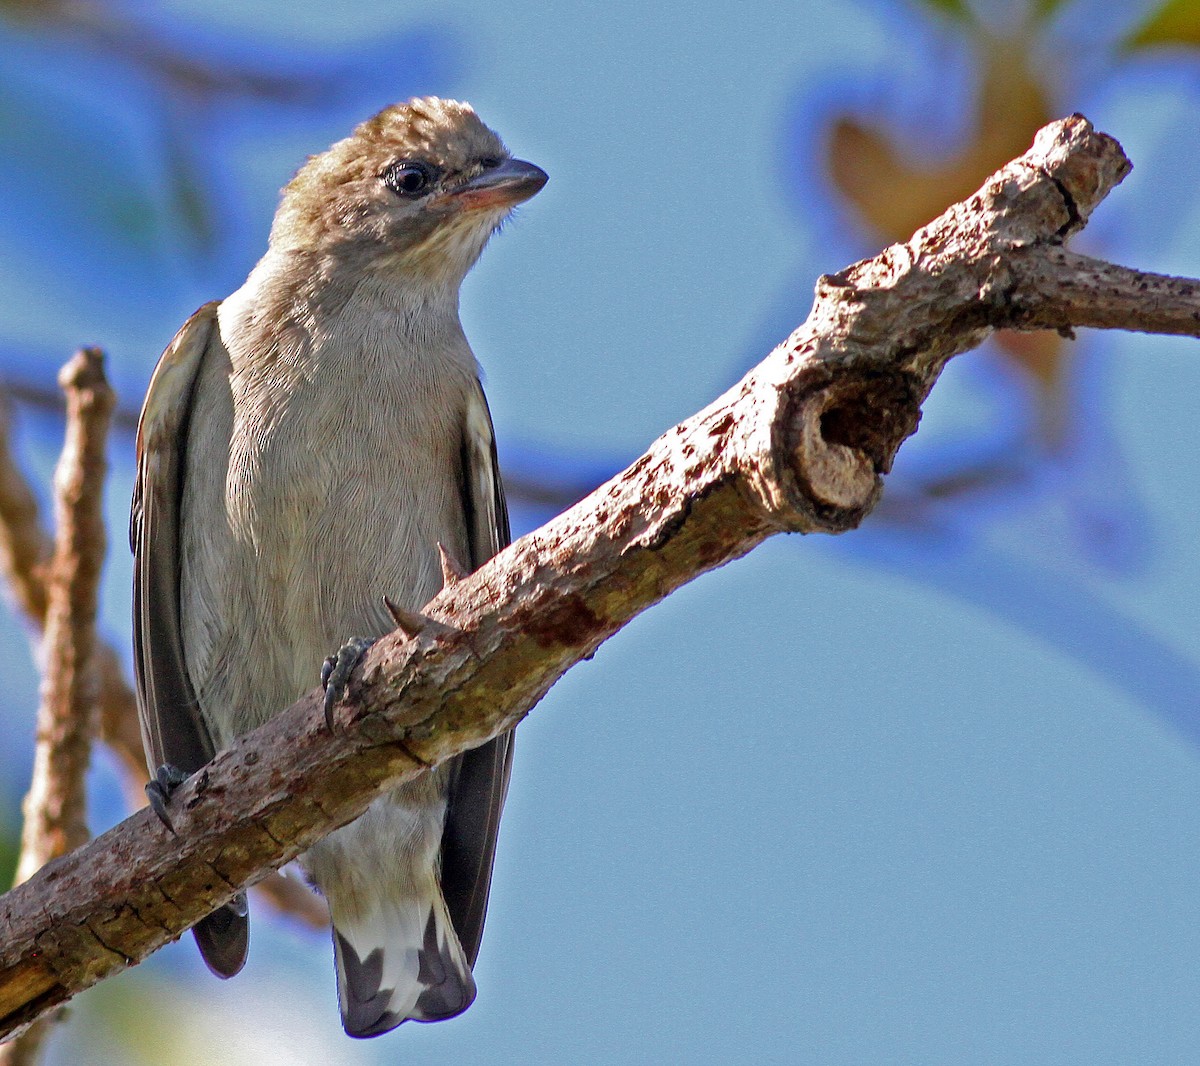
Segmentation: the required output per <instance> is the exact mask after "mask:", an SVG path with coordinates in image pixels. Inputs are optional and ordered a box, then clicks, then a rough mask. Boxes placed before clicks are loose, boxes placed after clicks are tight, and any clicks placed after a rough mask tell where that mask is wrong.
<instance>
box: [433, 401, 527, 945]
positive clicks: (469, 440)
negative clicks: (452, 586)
mask: <svg viewBox="0 0 1200 1066" xmlns="http://www.w3.org/2000/svg"><path fill="white" fill-rule="evenodd" d="M462 492H463V504H464V512H465V514H466V519H467V540H468V544H469V545H470V552H471V558H470V559H469V560H467V564H468V565H469V566H470V568H471V569H472V570H475V569H478V568H479V567H480V566H482V565H483V564H484V563H485V562H487V561H488V560H489V559H490V558H491V557H492V556H493V555H495V554H496V553H497V552H498V551H500V550H501V549H502V548H505V547H507V546H508V543H509V540H510V532H509V527H508V507H507V505H506V504H505V502H504V486H503V484H502V483H501V481H500V468H499V466H498V465H497V462H496V438H495V434H494V432H493V430H492V416H491V414H490V412H489V411H488V406H487V400H485V399H484V396H483V389H482V387H480V386H479V385H478V383H476V388H475V391H474V393H473V395H472V397H471V402H470V405H469V408H468V411H467V418H466V424H465V426H464V432H463V442H462ZM512 743H513V735H512V732H511V731H510V732H508V733H503V734H501V735H500V736H498V737H496V738H494V739H493V740H490V741H488V742H487V743H486V744H484V745H482V746H481V747H478V748H474V749H472V750H471V751H468V752H464V753H463V754H462V755H460V756H458V757H457V758H456V759H455V760H454V766H453V770H452V774H451V778H450V787H449V796H448V807H447V811H446V823H445V829H444V830H443V833H442V870H441V876H442V895H443V896H444V897H445V899H446V906H447V907H448V908H449V911H450V917H451V919H452V921H453V922H454V929H455V932H457V933H458V939H459V943H461V944H462V948H463V952H464V953H465V954H466V956H467V960H468V962H470V964H471V965H472V966H474V965H475V959H476V957H477V956H478V954H479V942H480V940H481V939H482V937H483V920H484V917H485V915H486V914H487V901H488V890H489V889H490V888H491V883H492V862H493V860H494V858H495V855H496V833H497V831H498V829H499V827H500V812H501V810H502V809H503V807H504V797H505V794H506V793H507V792H508V778H509V773H510V772H511V769H512Z"/></svg>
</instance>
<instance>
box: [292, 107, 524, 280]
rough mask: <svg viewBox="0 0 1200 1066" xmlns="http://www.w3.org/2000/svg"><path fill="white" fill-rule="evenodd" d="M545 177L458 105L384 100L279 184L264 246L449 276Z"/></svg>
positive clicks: (458, 275) (459, 271)
mask: <svg viewBox="0 0 1200 1066" xmlns="http://www.w3.org/2000/svg"><path fill="white" fill-rule="evenodd" d="M545 184H546V173H545V172H544V171H543V170H542V169H541V168H540V167H536V166H534V165H533V164H532V163H525V162H522V161H521V160H519V159H513V158H512V156H511V155H510V154H509V152H508V149H506V148H505V147H504V143H503V142H502V141H501V140H500V138H499V137H498V136H496V134H495V133H493V132H492V131H491V130H490V129H488V127H487V126H485V125H484V124H483V123H482V122H481V121H480V120H479V116H478V115H476V114H475V112H474V110H472V108H471V107H470V106H469V105H468V104H462V103H458V102H456V101H454V100H439V99H437V98H435V97H425V98H421V99H416V100H410V101H409V102H408V103H406V104H395V105H393V106H392V107H388V108H385V109H384V110H383V111H381V112H380V113H379V114H377V115H376V116H375V117H374V118H371V119H368V120H367V121H366V122H364V123H362V124H361V125H360V126H359V127H358V128H357V129H355V131H354V132H353V133H352V134H351V135H350V136H349V137H347V138H346V139H345V140H343V141H339V142H338V143H337V144H335V145H333V146H332V147H331V148H329V149H328V150H327V151H325V152H322V153H321V154H320V155H316V156H313V157H312V158H310V159H309V160H308V162H307V163H305V165H304V166H303V167H301V168H300V171H299V172H298V173H297V174H296V176H295V177H294V178H293V179H292V181H291V182H290V183H289V184H288V185H287V186H286V187H285V188H284V190H283V199H282V201H281V203H280V205H279V210H278V211H277V212H276V215H275V223H274V226H273V227H272V229H271V246H272V248H275V249H281V250H292V249H295V250H307V251H314V252H318V253H329V254H331V255H334V256H337V257H339V258H341V259H346V258H349V259H351V260H352V261H353V262H354V263H355V265H357V266H359V267H360V268H362V269H364V270H385V271H399V272H403V273H404V274H406V275H408V276H410V277H414V278H420V279H422V280H427V281H429V282H435V283H444V282H450V283H455V282H457V281H461V280H462V277H463V276H464V275H465V274H466V272H467V271H468V270H470V269H471V267H472V265H473V264H474V263H475V260H476V259H478V258H479V254H480V252H482V251H483V246H484V245H485V244H486V243H487V240H488V237H490V236H491V234H492V233H493V232H494V231H495V230H496V229H497V227H499V225H500V224H501V223H502V222H503V221H504V220H505V219H506V218H507V217H508V215H509V214H510V213H511V211H512V209H513V208H514V207H515V206H516V205H517V204H519V203H521V202H522V201H523V200H528V199H529V197H531V196H533V195H534V194H535V193H536V192H537V191H538V190H539V189H541V187H542V186H543V185H545Z"/></svg>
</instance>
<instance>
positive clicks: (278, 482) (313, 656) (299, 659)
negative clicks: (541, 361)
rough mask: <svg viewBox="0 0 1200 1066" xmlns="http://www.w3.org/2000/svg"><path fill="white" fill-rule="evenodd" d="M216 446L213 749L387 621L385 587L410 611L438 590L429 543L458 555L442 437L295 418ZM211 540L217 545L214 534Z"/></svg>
mask: <svg viewBox="0 0 1200 1066" xmlns="http://www.w3.org/2000/svg"><path fill="white" fill-rule="evenodd" d="M238 439H239V438H238V434H237V433H236V431H235V433H234V441H235V444H234V446H231V448H230V452H229V466H228V470H227V474H226V478H225V485H224V499H223V501H222V502H223V506H224V510H225V513H226V518H227V522H226V523H221V525H222V527H223V528H224V529H225V530H226V531H227V534H228V535H227V537H226V538H214V543H213V548H214V550H213V552H212V557H211V559H210V560H209V561H208V562H207V563H203V564H201V567H200V569H203V570H207V572H208V573H209V574H210V575H212V576H214V577H215V581H212V582H211V586H212V587H211V592H210V595H211V596H213V597H215V598H216V600H217V601H218V605H219V606H218V609H217V612H216V613H217V615H218V616H219V619H220V620H219V624H218V627H217V628H218V632H217V633H215V634H214V637H215V639H214V640H213V641H212V652H213V653H212V654H209V655H207V656H206V660H207V662H206V668H205V669H204V671H203V674H204V676H203V677H202V678H201V679H200V684H199V686H198V695H199V697H200V702H201V705H202V707H203V708H204V711H205V717H206V719H208V721H209V724H210V728H211V729H212V731H213V734H214V739H215V740H216V741H217V745H218V747H225V746H227V745H228V744H229V743H230V742H231V741H232V739H233V737H235V736H237V735H239V734H241V733H243V732H245V731H247V730H249V729H252V728H254V727H256V726H257V725H259V724H261V723H262V722H264V721H266V719H267V718H269V717H270V716H272V715H273V714H276V713H277V712H279V711H280V710H282V709H283V708H285V707H287V706H289V705H290V704H291V703H292V702H294V701H295V700H296V699H298V698H299V697H300V696H301V695H303V694H304V693H305V692H307V691H309V690H310V689H312V688H313V687H314V686H315V685H316V684H317V681H318V677H319V674H320V667H321V664H322V662H323V660H324V658H325V656H327V655H329V654H330V653H331V652H333V651H335V650H336V649H337V648H338V646H340V645H341V644H342V643H343V642H345V641H346V640H348V639H349V638H351V637H378V636H381V635H383V634H384V633H386V632H388V631H390V630H391V629H392V628H393V623H392V622H391V619H390V616H389V614H388V612H387V609H386V606H385V604H384V596H387V597H388V598H390V599H391V600H392V601H393V602H395V603H397V604H399V605H401V606H404V607H408V608H419V607H421V606H423V605H424V604H425V603H426V602H428V601H429V600H430V599H431V598H432V597H433V596H434V595H435V594H436V593H437V591H438V590H439V589H440V587H441V570H440V565H439V561H438V554H437V545H438V543H439V542H441V543H442V544H444V545H445V546H446V547H447V549H448V550H450V551H451V552H453V553H455V554H456V555H457V557H458V558H465V557H466V533H465V520H464V515H463V504H462V498H461V494H460V490H459V488H458V486H459V480H460V474H459V472H458V468H457V448H456V447H455V445H456V441H455V439H454V434H453V433H451V432H448V431H446V429H445V427H439V426H437V425H436V424H435V425H433V426H426V425H414V424H412V423H411V422H409V423H406V422H405V419H404V418H403V415H402V414H400V415H399V416H397V417H396V418H395V419H393V420H389V419H386V418H378V417H376V418H372V419H371V420H370V421H369V422H367V423H366V424H363V423H361V422H360V423H354V422H347V423H346V424H337V425H335V426H332V427H331V426H330V425H329V424H328V423H327V422H326V424H321V422H320V420H315V421H314V420H312V419H306V418H304V417H298V418H293V419H290V420H289V421H288V422H286V423H285V424H283V425H281V426H278V427H277V428H276V431H275V432H274V433H273V434H272V435H271V436H269V437H266V438H264V437H263V436H261V435H260V436H258V437H247V440H248V441H249V443H250V445H251V447H248V448H245V449H239V448H238V447H237V444H236V442H237V441H238ZM222 539H224V543H220V541H221V540H222Z"/></svg>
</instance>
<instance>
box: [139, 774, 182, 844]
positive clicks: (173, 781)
mask: <svg viewBox="0 0 1200 1066" xmlns="http://www.w3.org/2000/svg"><path fill="white" fill-rule="evenodd" d="M187 779H188V775H187V774H185V773H184V772H183V771H182V770H181V769H179V767H178V766H172V765H171V764H170V763H165V764H163V765H162V766H160V767H159V768H158V769H157V770H155V771H154V780H153V781H149V782H147V784H146V798H147V799H148V800H149V801H150V809H151V810H152V811H154V813H155V814H156V815H158V820H159V821H160V822H162V824H163V825H165V826H166V827H167V828H168V829H169V830H170V831H171V832H172V833H174V832H175V823H174V822H173V821H172V820H171V812H170V811H169V810H168V809H167V808H168V805H169V804H170V802H171V797H172V796H173V795H174V794H175V790H176V789H177V788H179V786H180V785H182V784H183V783H184V782H185V781H186V780H187Z"/></svg>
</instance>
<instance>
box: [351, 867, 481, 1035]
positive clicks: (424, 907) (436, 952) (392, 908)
mask: <svg viewBox="0 0 1200 1066" xmlns="http://www.w3.org/2000/svg"><path fill="white" fill-rule="evenodd" d="M431 888H432V889H433V891H432V893H431V894H430V895H428V896H426V897H425V898H413V897H408V898H403V899H381V900H380V899H377V900H373V901H372V905H371V906H370V908H369V909H367V910H365V911H364V912H362V913H359V914H357V915H354V916H353V917H351V916H349V915H347V914H339V910H341V908H339V907H338V906H337V905H336V900H335V899H330V910H331V913H332V916H333V952H334V960H335V962H336V965H337V984H338V1003H339V1005H340V1006H341V1009H342V1026H343V1027H344V1028H345V1030H346V1032H347V1033H348V1034H349V1035H350V1036H358V1037H364V1036H378V1035H379V1034H380V1033H386V1032H388V1030H390V1029H394V1028H396V1026H397V1025H399V1024H400V1023H401V1022H404V1021H408V1020H410V1019H411V1020H413V1021H418V1022H436V1021H440V1020H442V1019H443V1018H452V1017H454V1015H456V1014H461V1013H462V1012H463V1011H465V1010H466V1009H467V1008H468V1007H469V1006H470V1005H471V1002H472V1001H473V1000H474V999H475V979H474V978H473V977H472V976H471V967H470V965H469V964H468V963H467V960H466V958H465V957H464V955H463V950H462V947H461V946H460V945H459V942H458V936H457V934H456V933H455V932H454V926H453V925H452V924H451V922H450V915H449V913H448V912H447V910H446V904H445V901H444V900H443V899H442V893H441V891H440V890H439V889H438V887H437V885H436V883H435V884H433V885H431Z"/></svg>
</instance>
